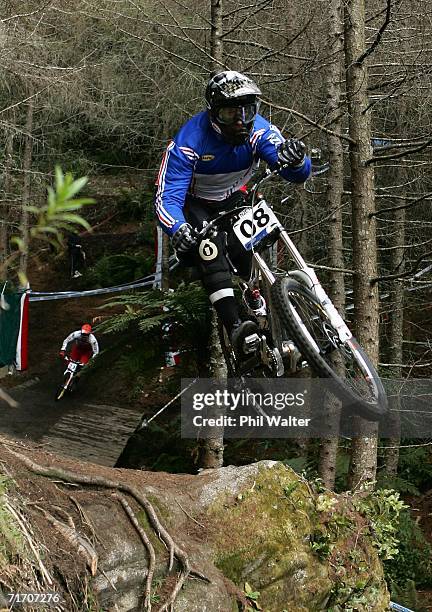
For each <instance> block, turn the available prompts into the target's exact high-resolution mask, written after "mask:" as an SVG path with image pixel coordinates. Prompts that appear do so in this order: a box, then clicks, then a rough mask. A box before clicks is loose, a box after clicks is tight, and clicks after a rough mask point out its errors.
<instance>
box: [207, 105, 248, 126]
mask: <svg viewBox="0 0 432 612" xmlns="http://www.w3.org/2000/svg"><path fill="white" fill-rule="evenodd" d="M257 112H258V104H257V103H255V104H245V105H244V106H222V107H221V108H219V109H218V110H217V112H216V119H217V121H219V123H223V124H224V125H233V124H234V123H236V122H237V121H241V122H242V123H251V122H252V121H253V120H254V119H255V117H256V115H257Z"/></svg>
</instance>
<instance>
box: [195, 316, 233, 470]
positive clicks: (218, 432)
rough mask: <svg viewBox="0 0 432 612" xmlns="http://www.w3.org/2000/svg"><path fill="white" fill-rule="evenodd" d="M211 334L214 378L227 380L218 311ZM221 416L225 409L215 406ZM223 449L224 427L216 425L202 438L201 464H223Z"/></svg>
mask: <svg viewBox="0 0 432 612" xmlns="http://www.w3.org/2000/svg"><path fill="white" fill-rule="evenodd" d="M211 326H212V329H211V334H210V361H209V371H210V376H211V377H212V378H216V379H217V380H219V381H221V380H225V379H226V377H227V370H226V365H225V359H224V356H223V354H222V349H221V345H220V340H219V331H218V318H217V314H216V311H213V316H212V322H211ZM215 411H217V414H215V416H220V415H221V414H224V413H225V409H222V410H221V409H220V408H215ZM223 451H224V428H223V427H215V428H214V430H213V431H212V434H211V436H210V437H208V438H206V439H205V440H202V442H201V448H200V457H199V466H200V467H201V468H204V469H212V468H218V467H222V466H223Z"/></svg>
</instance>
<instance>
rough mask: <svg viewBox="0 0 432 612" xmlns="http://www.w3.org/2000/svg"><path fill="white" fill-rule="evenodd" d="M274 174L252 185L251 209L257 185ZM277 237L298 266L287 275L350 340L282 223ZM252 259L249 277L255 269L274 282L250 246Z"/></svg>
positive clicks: (339, 333) (264, 264) (341, 339)
mask: <svg viewBox="0 0 432 612" xmlns="http://www.w3.org/2000/svg"><path fill="white" fill-rule="evenodd" d="M276 174H277V172H276V171H273V172H269V173H268V174H267V175H266V176H264V178H262V179H261V180H260V181H258V183H256V184H255V185H254V186H253V187H252V199H251V207H252V209H253V206H254V202H255V199H256V195H257V190H258V187H259V186H260V185H262V183H263V182H264V181H267V180H269V179H270V178H272V177H273V176H275V175H276ZM278 239H281V240H282V242H283V244H284V245H285V246H286V248H287V249H288V252H289V253H290V255H291V258H292V259H293V261H294V262H295V264H296V265H297V268H298V269H296V270H292V271H288V274H289V276H292V277H293V278H294V279H295V280H299V281H300V282H301V283H303V284H305V285H306V286H307V287H308V288H309V289H310V290H311V291H312V292H313V293H314V295H315V297H316V298H317V299H318V301H319V302H320V304H321V306H322V308H323V310H324V311H325V312H326V314H327V315H328V317H329V319H330V322H331V324H332V325H333V327H334V328H335V329H336V330H337V332H338V335H339V339H340V341H341V342H342V343H343V342H346V341H347V340H350V339H351V338H352V333H351V332H350V330H349V328H348V326H347V325H346V323H345V321H344V320H343V319H342V317H341V315H340V314H339V313H338V311H337V310H336V308H335V306H334V305H333V303H332V301H331V300H330V298H329V296H328V295H327V293H326V292H325V290H324V288H323V287H322V285H321V283H320V282H319V280H318V277H317V275H316V273H315V270H314V269H313V268H311V267H310V266H308V264H307V263H306V261H305V260H304V259H303V257H302V256H301V254H300V252H299V250H298V249H297V247H296V246H295V244H294V243H293V241H292V240H291V238H290V237H289V235H288V232H287V231H286V230H285V229H284V228H283V226H282V225H279V235H278ZM252 261H253V264H252V272H251V279H252V278H254V277H255V278H256V276H254V275H256V274H257V271H259V273H260V274H261V276H262V277H264V279H265V280H266V282H267V283H269V284H270V285H272V284H273V283H274V282H275V280H276V277H275V275H274V274H273V272H272V271H271V270H270V268H269V266H268V265H267V263H266V262H265V260H264V258H263V257H262V256H261V255H260V254H259V253H258V252H256V250H255V249H254V248H252Z"/></svg>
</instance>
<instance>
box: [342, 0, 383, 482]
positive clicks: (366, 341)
mask: <svg viewBox="0 0 432 612" xmlns="http://www.w3.org/2000/svg"><path fill="white" fill-rule="evenodd" d="M344 18H345V27H344V31H345V65H346V79H347V102H348V121H349V135H350V137H351V139H352V143H351V144H350V166H351V192H352V226H353V244H352V249H353V268H354V270H355V273H356V274H355V276H354V284H353V290H354V316H355V332H356V336H357V338H358V340H359V342H360V344H361V345H362V346H363V347H364V348H365V350H366V351H367V353H368V354H369V357H370V358H371V360H372V362H373V363H374V364H375V365H377V363H378V353H379V316H378V287H377V285H376V284H372V283H371V279H372V278H376V277H377V248H376V222H375V217H371V216H370V215H372V214H373V213H374V212H375V196H374V169H373V166H372V165H368V166H365V165H364V161H365V160H366V159H368V158H370V157H371V155H372V146H371V135H372V134H371V117H370V111H366V108H367V106H368V97H367V86H368V69H367V66H366V65H365V62H364V61H360V62H359V59H360V57H361V56H362V54H363V53H364V52H365V48H366V47H365V5H364V0H348V1H347V2H346V3H345V15H344ZM357 421H358V431H359V432H360V434H361V435H360V436H358V437H356V438H354V439H353V442H352V458H351V466H350V478H349V485H350V487H351V488H354V487H357V486H358V485H359V484H361V483H362V482H365V481H373V480H375V475H376V457H377V433H378V430H377V426H376V425H375V424H373V423H369V422H367V421H362V420H361V419H357Z"/></svg>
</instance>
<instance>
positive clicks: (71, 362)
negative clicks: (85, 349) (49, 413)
mask: <svg viewBox="0 0 432 612" xmlns="http://www.w3.org/2000/svg"><path fill="white" fill-rule="evenodd" d="M67 361H68V364H67V367H66V370H65V371H64V373H63V376H69V378H68V379H67V381H66V382H65V383H63V388H64V389H67V388H68V387H69V385H70V383H71V381H72V379H73V378H74V377H75V376H76V375H77V374H78V371H79V366H80V365H81V362H80V361H74V360H73V359H71V358H70V357H68V359H67ZM73 366H75V367H73Z"/></svg>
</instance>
